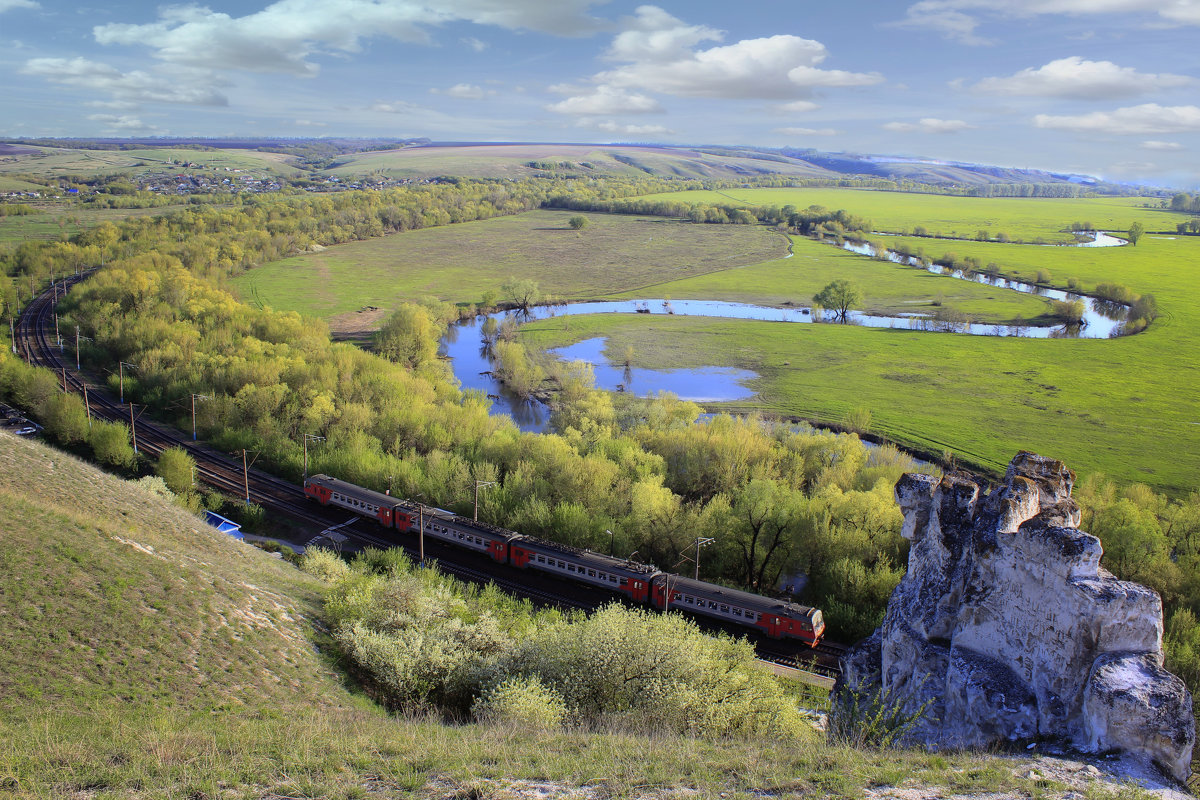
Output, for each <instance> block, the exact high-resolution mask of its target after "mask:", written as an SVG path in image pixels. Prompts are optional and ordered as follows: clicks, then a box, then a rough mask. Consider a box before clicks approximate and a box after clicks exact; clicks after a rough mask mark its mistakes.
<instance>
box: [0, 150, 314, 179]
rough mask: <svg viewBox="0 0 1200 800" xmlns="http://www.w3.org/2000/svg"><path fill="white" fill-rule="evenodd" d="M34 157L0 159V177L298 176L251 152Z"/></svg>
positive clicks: (283, 160)
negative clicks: (229, 172)
mask: <svg viewBox="0 0 1200 800" xmlns="http://www.w3.org/2000/svg"><path fill="white" fill-rule="evenodd" d="M37 150H38V152H37V153H30V154H24V155H15V156H6V157H4V158H0V177H3V176H5V175H12V174H20V173H29V174H46V173H50V174H54V175H60V174H61V175H80V176H82V175H107V174H111V173H116V172H124V173H129V174H139V173H143V172H151V171H159V170H162V169H164V168H170V169H173V170H174V169H177V170H178V171H181V172H184V171H188V170H185V169H183V168H180V167H179V166H178V165H174V164H172V163H171V162H172V161H180V162H191V163H194V164H199V165H201V168H208V169H220V170H224V169H225V168H226V167H228V168H229V169H240V170H245V171H252V172H261V173H270V174H273V175H294V174H297V173H298V172H299V170H298V169H296V168H295V167H292V166H290V165H289V164H288V163H287V156H283V155H280V154H277V153H260V152H257V151H253V150H191V149H188V148H171V147H161V148H160V147H146V148H140V149H136V150H79V149H73V148H62V149H55V148H48V147H43V148H37Z"/></svg>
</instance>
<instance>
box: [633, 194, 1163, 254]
mask: <svg viewBox="0 0 1200 800" xmlns="http://www.w3.org/2000/svg"><path fill="white" fill-rule="evenodd" d="M646 197H647V198H650V199H653V198H655V197H664V198H670V199H674V200H682V201H685V202H690V203H706V204H711V205H744V206H751V205H764V206H770V205H776V206H781V207H782V206H785V205H793V206H795V207H796V208H798V209H804V208H807V207H808V206H810V205H820V206H824V207H826V208H828V209H833V210H836V209H839V208H840V209H845V210H846V211H848V212H850V213H852V214H855V215H857V216H860V217H866V218H867V219H870V220H871V221H872V222H874V224H875V229H876V230H879V231H886V232H893V233H897V232H911V231H912V229H913V228H915V227H916V226H918V225H921V226H924V227H925V228H926V230H928V232H929V233H930V234H931V235H942V236H954V237H965V238H969V239H973V238H975V234H976V233H977V232H978V231H980V230H987V231H989V232H990V235H991V236H995V235H996V234H997V233H1001V232H1003V233H1007V234H1008V235H1009V236H1010V237H1011V238H1013V239H1018V238H1021V239H1025V240H1027V241H1033V240H1034V239H1035V238H1036V237H1039V236H1040V237H1043V238H1045V239H1046V240H1047V241H1049V242H1054V241H1066V240H1068V239H1070V236H1068V235H1067V234H1065V233H1063V231H1064V230H1065V229H1066V228H1068V227H1069V226H1070V225H1071V224H1072V223H1073V222H1091V223H1092V224H1093V225H1095V226H1096V227H1098V228H1100V229H1102V230H1117V231H1123V230H1128V228H1129V226H1130V225H1131V224H1132V223H1133V222H1135V221H1139V220H1140V221H1141V222H1142V224H1143V225H1145V226H1146V230H1148V231H1161V230H1169V231H1174V230H1175V223H1176V222H1179V221H1181V220H1183V219H1186V217H1184V216H1182V215H1179V214H1175V213H1173V212H1169V211H1162V210H1158V209H1148V208H1141V206H1142V204H1144V203H1147V202H1150V203H1154V204H1157V203H1158V200H1147V199H1145V198H1139V197H1097V198H1085V199H1056V198H1017V197H950V196H946V195H935V194H903V193H900V192H881V191H871V190H865V189H729V190H726V191H721V192H710V191H697V192H684V193H672V194H661V195H647V196H646ZM942 244H943V243H942V242H934V243H931V246H940V245H942Z"/></svg>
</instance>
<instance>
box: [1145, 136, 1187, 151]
mask: <svg viewBox="0 0 1200 800" xmlns="http://www.w3.org/2000/svg"><path fill="white" fill-rule="evenodd" d="M1138 146H1139V147H1141V148H1142V149H1143V150H1160V151H1163V152H1166V153H1176V152H1178V151H1180V150H1182V149H1183V145H1181V144H1180V143H1179V142H1160V141H1157V140H1155V139H1149V140H1147V141H1144V142H1142V143H1141V144H1140V145H1138Z"/></svg>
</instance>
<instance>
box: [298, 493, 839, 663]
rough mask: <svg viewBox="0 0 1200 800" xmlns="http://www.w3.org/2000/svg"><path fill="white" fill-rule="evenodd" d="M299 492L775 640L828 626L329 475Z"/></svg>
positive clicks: (753, 599)
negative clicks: (666, 601)
mask: <svg viewBox="0 0 1200 800" xmlns="http://www.w3.org/2000/svg"><path fill="white" fill-rule="evenodd" d="M304 493H305V494H306V495H308V497H309V498H311V499H313V500H316V501H317V502H319V503H321V504H322V505H333V506H339V507H341V508H345V509H348V510H350V511H353V512H354V513H356V514H361V515H362V516H364V517H370V518H371V519H374V520H375V521H377V522H378V523H379V524H380V525H382V526H383V527H385V528H392V529H395V530H398V531H407V532H413V533H415V532H416V531H417V528H418V526H419V525H420V524H421V522H422V521H423V523H424V527H425V535H426V536H430V537H432V538H434V539H437V540H439V541H443V542H447V543H449V544H453V545H456V546H458V547H463V548H466V549H468V550H474V551H476V552H479V553H485V554H487V555H488V556H490V557H491V558H492V559H494V560H495V561H498V562H500V563H502V564H511V565H512V566H514V567H517V568H518V569H533V570H538V571H539V572H545V573H548V574H550V575H554V576H556V577H559V578H565V579H566V580H568V581H573V582H575V583H582V584H587V585H589V586H594V587H598V588H603V589H607V590H608V591H611V592H614V593H616V594H618V595H622V596H624V597H626V598H628V599H629V600H631V601H633V602H635V603H643V604H646V605H650V606H653V607H654V608H658V609H661V608H662V607H663V604H664V599H665V595H666V591H667V588H666V587H667V586H668V585H669V586H670V592H671V599H670V607H671V608H672V609H676V610H682V611H688V612H691V613H693V614H699V615H701V616H705V617H711V618H715V619H719V620H721V621H723V622H727V623H733V624H735V625H741V626H744V627H746V628H753V629H755V630H757V631H759V632H761V633H764V634H766V635H767V636H769V637H772V638H776V639H784V638H788V639H799V640H801V641H803V642H807V643H808V644H811V645H813V646H816V645H817V643H818V642H820V641H821V636H822V635H823V634H824V632H825V621H824V620H823V619H822V617H821V611H820V609H816V608H810V607H808V606H802V605H799V604H796V603H789V602H787V601H784V600H775V599H772V598H769V597H762V596H760V595H756V594H751V593H749V592H741V591H738V590H736V589H728V588H726V587H724V586H716V585H714V584H711V583H705V582H704V581H698V580H693V579H691V578H685V577H681V576H678V575H671V574H668V573H665V572H661V571H660V570H658V569H657V568H656V567H654V566H653V565H651V564H642V563H638V562H635V561H630V560H626V559H620V558H613V557H612V556H606V555H603V554H601V553H596V552H593V551H591V550H584V549H581V548H577V547H570V546H568V545H564V544H557V543H555V542H548V541H545V540H543V539H536V538H534V537H532V536H524V535H522V534H519V533H514V532H513V531H509V530H505V529H504V528H499V527H497V526H495V525H489V524H488V523H486V522H477V521H474V520H470V519H467V518H466V517H460V516H458V515H457V514H454V513H453V512H450V511H444V510H442V509H437V508H431V507H429V506H422V507H421V508H420V509H418V507H417V505H416V504H415V503H411V502H409V501H407V500H403V499H400V498H398V497H393V496H391V495H388V494H384V493H382V492H376V491H372V490H370V489H364V488H363V487H361V486H356V485H354V484H353V483H347V482H346V481H341V480H338V479H337V478H331V477H329V476H328V475H313V476H312V477H311V478H309V479H308V480H306V481H305V482H304ZM422 518H423V519H422Z"/></svg>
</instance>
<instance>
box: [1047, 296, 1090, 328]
mask: <svg viewBox="0 0 1200 800" xmlns="http://www.w3.org/2000/svg"><path fill="white" fill-rule="evenodd" d="M1085 311H1086V309H1085V308H1084V305H1083V301H1082V300H1051V301H1050V315H1051V316H1052V317H1054V318H1055V319H1057V320H1059V321H1060V322H1063V323H1065V324H1067V325H1078V324H1079V323H1081V322H1083V316H1084V313H1085Z"/></svg>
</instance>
